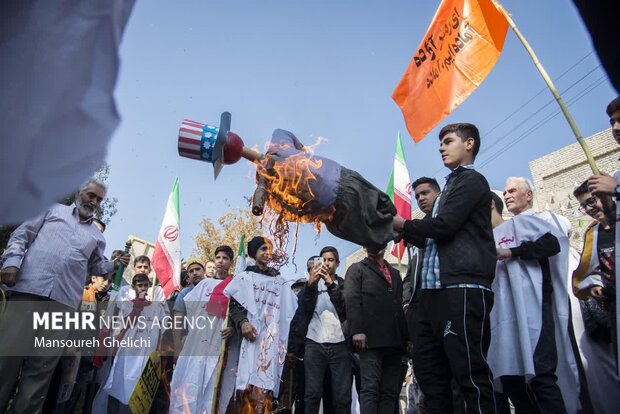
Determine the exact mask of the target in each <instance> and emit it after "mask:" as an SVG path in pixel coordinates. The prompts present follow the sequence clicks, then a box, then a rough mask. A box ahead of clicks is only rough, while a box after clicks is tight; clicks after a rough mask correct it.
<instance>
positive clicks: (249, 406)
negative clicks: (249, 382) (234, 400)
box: [241, 386, 274, 414]
mask: <svg viewBox="0 0 620 414" xmlns="http://www.w3.org/2000/svg"><path fill="white" fill-rule="evenodd" d="M241 400H242V404H243V405H242V409H241V414H270V413H271V412H272V408H273V406H274V403H273V395H272V394H271V392H270V391H268V390H265V389H263V388H259V387H254V386H250V387H249V389H247V390H245V391H243V396H242V398H241Z"/></svg>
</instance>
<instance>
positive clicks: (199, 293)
mask: <svg viewBox="0 0 620 414" xmlns="http://www.w3.org/2000/svg"><path fill="white" fill-rule="evenodd" d="M233 258H234V254H233V251H232V249H231V248H230V247H229V246H219V247H218V248H217V249H215V268H216V273H215V276H214V277H212V278H206V279H204V278H203V279H202V280H201V281H200V282H199V283H198V284H197V285H196V286H195V287H194V288H193V289H192V290H191V291H190V292H189V293H187V294H186V295H184V296H183V297H180V298H177V301H179V300H181V301H183V302H184V306H182V308H184V309H185V312H184V315H185V318H186V319H185V320H186V321H187V324H195V325H194V326H192V325H188V334H187V337H186V338H185V342H184V343H183V349H182V351H181V354H180V355H179V358H178V360H177V364H176V367H175V370H174V374H173V376H172V382H171V384H170V411H169V412H170V413H184V414H185V413H200V414H202V413H211V412H212V410H213V399H214V391H215V386H216V382H218V381H219V393H218V394H219V395H218V407H217V411H216V412H219V413H224V412H225V411H226V409H227V407H228V402H229V400H230V398H231V397H232V395H233V393H234V389H235V387H234V380H235V369H234V368H233V367H236V364H237V363H236V361H237V359H238V349H239V345H240V342H241V339H240V335H234V334H233V329H232V328H231V327H225V321H226V316H227V309H228V299H227V298H225V296H224V295H223V291H224V288H225V287H226V286H227V285H228V284H229V283H230V282H231V281H232V278H233V275H230V274H229V273H228V271H229V270H230V265H231V263H232V260H233ZM190 262H191V261H190ZM189 268H190V265H188V269H189ZM203 277H204V269H203ZM176 305H178V303H175V309H176ZM223 339H227V344H226V345H227V347H228V350H229V352H228V355H227V358H226V363H224V362H223V363H222V365H223V367H222V369H223V372H222V376H221V378H219V379H218V362H219V360H220V358H221V357H222V356H221V355H220V354H221V350H222V340H223Z"/></svg>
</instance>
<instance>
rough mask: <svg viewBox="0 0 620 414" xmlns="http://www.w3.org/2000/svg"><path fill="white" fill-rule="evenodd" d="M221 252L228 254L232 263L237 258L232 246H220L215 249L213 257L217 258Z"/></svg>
mask: <svg viewBox="0 0 620 414" xmlns="http://www.w3.org/2000/svg"><path fill="white" fill-rule="evenodd" d="M219 252H223V253H226V256H228V258H229V259H230V261H232V260H233V259H234V258H235V253H234V252H233V249H232V248H231V247H230V246H226V245H223V246H218V247H217V248H216V249H215V253H214V254H213V256H217V254H218V253H219Z"/></svg>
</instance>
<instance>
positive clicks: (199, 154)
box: [178, 112, 243, 178]
mask: <svg viewBox="0 0 620 414" xmlns="http://www.w3.org/2000/svg"><path fill="white" fill-rule="evenodd" d="M230 120H231V115H230V113H229V112H223V113H222V116H221V118H220V125H219V127H217V126H214V125H210V124H203V123H202V122H196V121H192V120H189V119H185V120H184V121H183V122H182V123H181V127H180V128H179V141H178V149H179V155H180V156H182V157H186V158H191V159H194V160H200V161H205V162H209V163H211V164H213V168H214V174H215V178H217V176H218V174H219V173H220V171H221V169H222V167H223V165H225V164H234V163H236V162H237V161H239V159H241V155H242V150H243V140H242V139H241V137H239V135H237V134H235V133H234V132H231V131H230Z"/></svg>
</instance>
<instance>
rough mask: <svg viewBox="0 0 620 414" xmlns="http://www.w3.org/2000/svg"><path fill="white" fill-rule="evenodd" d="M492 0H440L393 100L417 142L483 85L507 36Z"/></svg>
mask: <svg viewBox="0 0 620 414" xmlns="http://www.w3.org/2000/svg"><path fill="white" fill-rule="evenodd" d="M505 13H506V11H505V10H504V9H503V8H502V6H501V5H500V4H499V3H497V2H496V1H495V0H443V1H442V2H441V4H440V5H439V9H437V13H436V14H435V17H434V18H433V22H432V23H431V25H430V27H429V28H428V30H427V32H426V35H425V36H424V39H423V40H422V42H421V43H420V45H419V46H418V48H417V49H416V52H415V54H414V56H413V59H412V60H411V62H410V63H409V67H408V68H407V70H406V71H405V74H404V75H403V78H402V79H401V80H400V83H399V84H398V86H397V87H396V89H395V90H394V93H393V94H392V98H393V99H394V101H396V104H398V106H399V107H400V108H401V110H402V111H403V116H404V117H405V123H406V124H407V130H408V131H409V134H411V136H412V137H413V139H414V141H416V142H419V141H420V140H422V138H424V136H425V135H426V134H428V132H429V131H430V130H431V129H433V128H434V127H435V126H437V124H439V122H441V120H442V119H444V118H445V117H446V116H448V115H449V114H450V113H451V112H452V111H453V110H454V109H456V108H457V107H458V106H459V105H460V104H461V103H462V102H463V101H464V100H465V99H467V97H468V96H469V95H470V94H471V93H472V92H473V91H474V89H476V87H478V85H480V84H481V83H482V81H483V80H484V78H485V77H486V76H487V75H488V74H489V72H490V71H491V69H492V68H493V65H495V62H496V61H497V58H499V55H500V53H501V52H502V47H503V46H504V40H505V39H506V33H507V32H508V21H507V20H506V17H505Z"/></svg>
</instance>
